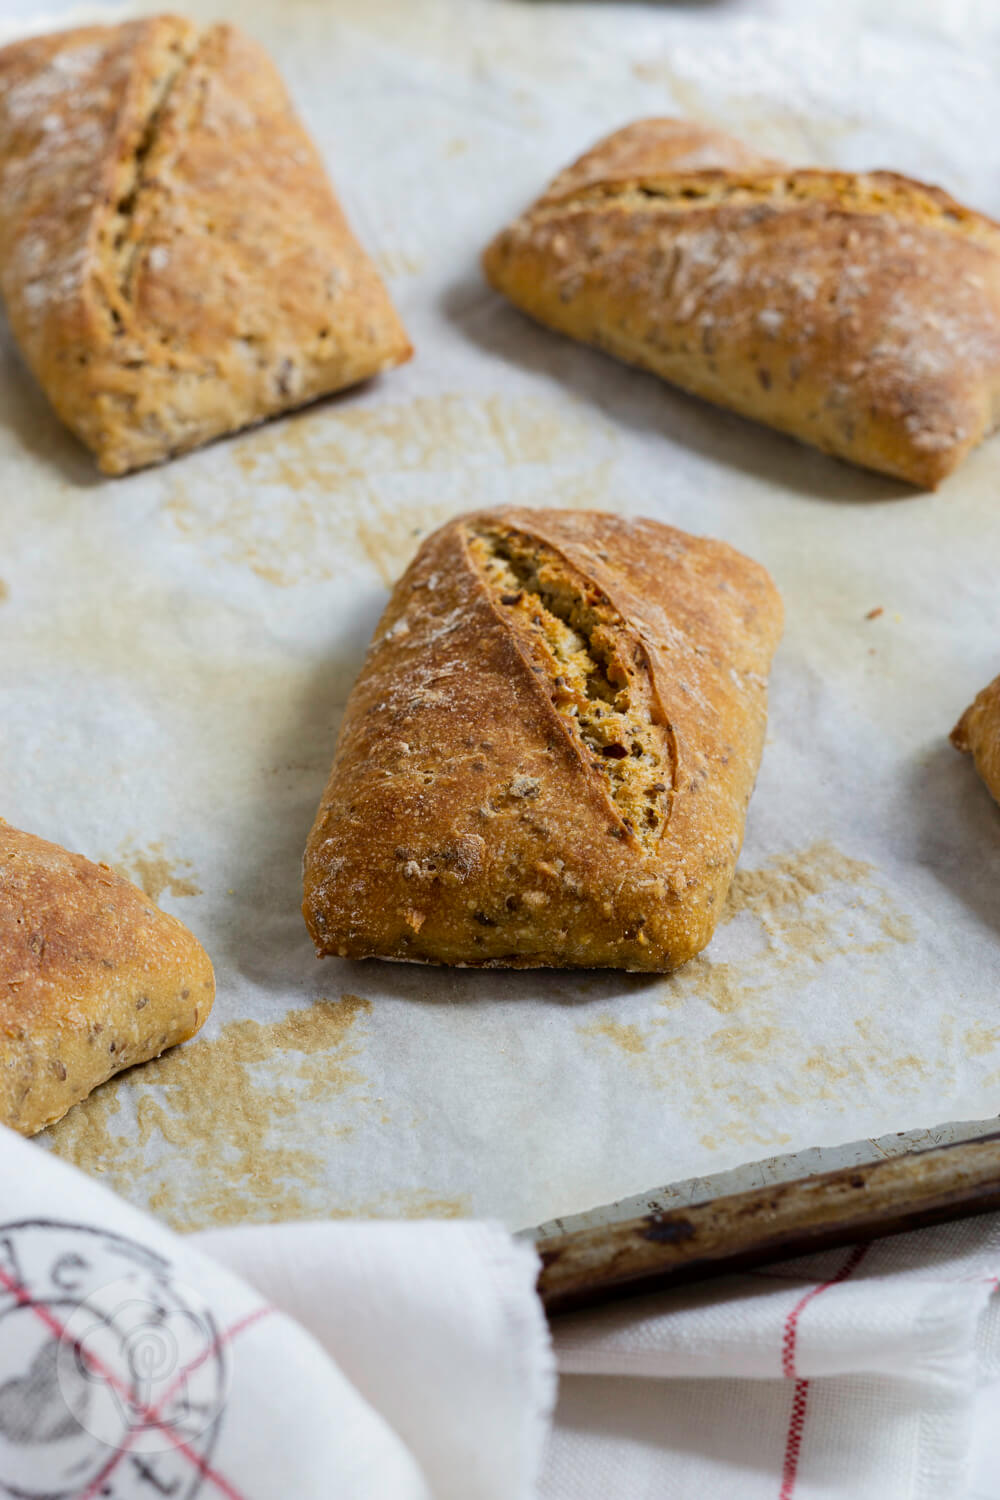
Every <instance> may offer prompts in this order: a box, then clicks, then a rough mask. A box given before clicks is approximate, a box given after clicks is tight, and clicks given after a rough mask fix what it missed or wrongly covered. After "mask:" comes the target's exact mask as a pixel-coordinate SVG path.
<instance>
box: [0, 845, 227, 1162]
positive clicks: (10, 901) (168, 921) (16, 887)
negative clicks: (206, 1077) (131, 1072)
mask: <svg viewBox="0 0 1000 1500" xmlns="http://www.w3.org/2000/svg"><path fill="white" fill-rule="evenodd" d="M214 996H215V979H214V976H213V974H212V965H211V963H210V962H209V959H208V955H207V954H206V953H205V951H204V949H203V948H202V946H201V944H200V943H199V942H198V941H197V940H196V939H195V938H194V937H193V936H192V935H191V933H190V932H188V930H187V928H186V927H185V926H184V925H183V924H182V923H181V922H178V921H177V919H176V917H171V916H168V915H167V913H166V912H162V911H160V910H159V908H158V907H156V906H154V905H153V903H152V901H150V900H149V898H148V896H145V895H143V893H142V891H140V890H137V888H136V887H135V886H134V885H131V884H130V883H129V882H128V881H127V880H123V879H122V877H121V876H120V875H116V874H115V873H114V871H113V870H111V869H109V868H108V866H107V865H95V864H91V862H90V860H88V859H84V858H83V857H82V855H79V854H70V853H68V852H67V850H65V849H61V848H60V847H59V846H58V845H57V844H49V843H46V841H45V840H44V839H39V838H35V837H34V836H33V835H32V834H30V833H21V832H19V831H18V830H17V829H16V828H11V827H10V825H9V824H8V823H5V822H3V821H2V819H0V1123H2V1124H4V1125H10V1126H12V1127H13V1128H14V1129H15V1130H19V1131H21V1133H22V1134H23V1135H33V1134H34V1132H35V1131H36V1130H41V1129H42V1127H43V1126H45V1125H51V1124H52V1122H53V1121H54V1120H58V1119H61V1117H62V1116H63V1115H64V1114H65V1113H66V1111H67V1110H68V1109H69V1108H70V1106H71V1105H73V1104H76V1103H77V1102H78V1100H80V1099H84V1098H86V1096H87V1095H88V1094H89V1093H90V1092H91V1090H92V1089H95V1088H96V1087H97V1085H98V1084H99V1083H103V1082H104V1081H105V1079H107V1078H110V1077H111V1075H112V1074H113V1073H117V1072H119V1071H120V1070H121V1069H122V1068H128V1067H131V1065H132V1064H133V1063H138V1062H146V1061H147V1059H149V1058H151V1057H158V1056H159V1054H160V1053H161V1052H162V1051H163V1050H164V1049H165V1048H167V1047H172V1046H174V1044H175V1043H176V1042H183V1041H186V1040H187V1038H188V1037H189V1036H193V1034H194V1033H195V1032H196V1031H197V1030H198V1028H199V1027H200V1026H201V1024H202V1023H203V1021H204V1020H205V1017H206V1016H207V1015H208V1013H209V1011H210V1010H211V1008H212V1001H213V999H214Z"/></svg>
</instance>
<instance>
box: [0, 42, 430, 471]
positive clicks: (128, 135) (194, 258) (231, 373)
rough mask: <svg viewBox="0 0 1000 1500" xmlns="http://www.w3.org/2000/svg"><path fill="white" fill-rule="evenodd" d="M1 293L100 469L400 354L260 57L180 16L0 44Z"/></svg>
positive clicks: (392, 321)
mask: <svg viewBox="0 0 1000 1500" xmlns="http://www.w3.org/2000/svg"><path fill="white" fill-rule="evenodd" d="M0 291H2V293H3V298H4V301H5V303H6V305H7V310H8V313H9V316H10V322H11V326H12V328H13V330H14V334H15V336H16V337H17V340H18V343H19V344H20V346H21V348H22V350H23V351H24V354H25V357H26V359H27V361H28V364H29V365H30V366H31V368H32V370H33V371H34V373H35V374H36V375H37V377H38V379H39V380H40V382H41V384H42V386H43V387H44V389H45V391H46V394H47V395H48V397H49V400H50V401H51V402H52V405H53V406H54V407H55V409H56V411H57V412H58V414H59V416H60V417H61V418H62V420H63V421H64V422H65V423H66V424H67V426H69V427H71V428H72V430H73V431H74V432H75V433H76V434H77V436H78V437H79V438H81V439H82V440H83V441H84V442H85V443H86V444H87V446H88V447H90V448H92V449H93V451H94V452H95V453H96V455H97V459H98V463H99V464H100V466H101V468H102V469H103V470H104V472H105V473H107V474H123V473H125V472H126V471H127V470H129V469H135V468H139V467H141V466H142V465H144V464H151V463H156V462H157V461H159V460H160V459H164V458H169V457H170V456H171V455H172V454H176V453H180V452H182V451H184V450H185V449H188V448H193V447H195V446H196V445H197V444H199V443H204V442H207V441H208V439H210V438H214V437H218V436H219V435H220V434H221V433H225V432H232V431H234V430H235V429H237V428H239V427H244V426H246V425H247V424H248V423H251V422H257V421H259V420H261V419H262V418H264V417H268V416H272V415H273V414H274V413H276V412H280V411H285V410H288V409H289V408H291V407H295V406H300V405H301V404H302V403H303V402H305V401H310V400H312V399H313V398H314V397H316V396H320V395H324V394H326V393H327V392H329V391H337V390H340V389H341V388H342V387H344V386H348V385H353V384H355V383H356V382H357V381H359V380H364V379H366V378H367V377H368V376H370V375H374V374H375V373H376V372H377V371H379V370H385V369H388V368H389V367H391V366H392V365H397V364H399V363H400V362H401V361H402V360H405V359H407V358H408V357H409V355H410V352H411V350H410V345H409V342H408V340H407V337H406V333H405V331H404V330H403V328H402V326H401V324H400V322H399V319H398V318H397V316H396V313H395V312H394V310H393V307H392V305H391V303H390V301H389V297H388V295H387V293H386V290H385V288H384V286H383V285H382V282H381V281H380V279H379V277H378V274H377V273H376V271H375V268H374V266H373V265H372V263H371V261H370V260H369V259H368V257H367V256H366V255H365V253H364V251H363V250H362V249H361V247H360V245H359V244H358V243H357V241H356V240H355V238H354V236H353V235H352V233H351V231H350V228H349V226H348V224H347V222H346V220H345V218H344V215H343V213H342V212H341V209H340V206H339V204H338V203H337V200H336V198H335V197H334V195H333V192H332V191H331V188H330V184H329V182H328V180H327V178H326V175H325V173H324V170H323V164H322V162H321V160H320V158H319V156H318V154H317V152H316V149H315V147H314V146H313V144H312V142H311V141H310V139H309V137H308V136H307V135H306V133H305V131H304V130H303V128H302V125H301V124H300V122H299V120H298V118H297V117H296V115H295V112H294V110H293V109H292V106H291V104H290V103H289V100H288V96H287V94H286V93H285V89H284V87H283V85H282V82H281V79H280V77H279V76H278V74H277V72H276V70H275V68H274V66H273V64H272V63H271V61H270V59H269V58H268V56H267V54H266V53H265V52H264V51H262V49H261V48H260V47H258V46H257V45H256V44H255V43H254V42H252V41H250V40H249V39H248V38H247V37H245V36H243V35H242V34H241V33H240V32H239V31H236V30H234V29H233V28H232V27H231V26H209V27H207V28H206V29H204V30H199V29H198V28H197V27H196V26H194V25H193V24H192V23H191V22H189V21H185V20H182V19H180V18H179V17H176V16H155V17H152V18H150V19H146V20H140V21H129V22H126V23H125V24H124V25H121V26H111V27H102V26H91V27H86V28H83V29H81V30H77V31H67V32H60V33H57V34H55V35H50V36H41V37H35V38H33V39H31V40H29V41H25V42H16V43H14V44H12V45H11V46H8V47H6V48H4V49H3V50H2V51H0Z"/></svg>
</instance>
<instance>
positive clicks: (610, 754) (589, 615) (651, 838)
mask: <svg viewBox="0 0 1000 1500" xmlns="http://www.w3.org/2000/svg"><path fill="white" fill-rule="evenodd" d="M469 550H470V552H471V554H472V557H473V560H474V562H475V564H476V566H477V567H478V568H479V570H480V572H481V574H482V575H483V578H484V580H485V582H486V584H487V586H488V588H489V590H490V593H491V594H492V596H493V599H494V602H495V603H496V605H497V607H498V608H499V609H500V610H501V611H502V613H503V614H504V616H505V618H506V619H507V620H508V621H509V622H510V625H511V628H512V629H513V630H515V631H516V632H517V634H518V637H519V638H520V639H521V640H522V642H523V643H524V644H525V645H527V647H528V650H529V653H530V655H531V656H532V657H534V658H535V660H536V662H537V663H538V664H539V665H540V666H541V667H542V669H543V673H544V676H545V678H546V680H547V682H548V686H549V692H550V694H551V698H552V703H553V705H554V707H555V709H556V711H557V712H558V713H559V715H560V716H561V717H562V718H563V719H564V720H565V721H566V722H567V724H568V726H569V727H570V729H571V731H572V733H573V734H574V736H575V737H576V739H577V741H578V743H579V744H580V746H581V749H582V750H583V751H584V753H585V754H586V755H587V757H588V759H589V760H590V762H591V764H592V765H593V766H594V767H595V769H596V770H598V771H599V772H600V774H601V776H602V777H603V778H604V780H605V783H606V785H607V789H608V792H609V794H610V796H611V799H612V801H613V802H614V804H615V807H616V809H617V811H618V813H619V815H620V817H621V820H622V822H623V823H624V824H625V826H626V827H627V828H628V829H630V830H631V832H632V833H634V835H635V837H636V838H637V839H638V840H639V842H640V843H641V844H642V845H643V847H644V848H646V849H651V848H652V847H653V846H654V844H655V843H656V841H657V839H658V838H659V836H660V834H661V832H662V830H663V824H664V820H665V817H666V809H667V806H668V796H669V792H670V788H671V784H672V775H673V768H672V757H671V752H670V742H669V730H668V728H667V726H666V725H665V724H663V723H662V722H658V719H659V718H660V715H659V714H658V713H657V712H656V710H655V707H654V696H653V688H652V682H651V680H650V673H649V664H648V661H647V660H646V656H645V652H644V650H643V648H642V646H641V645H640V644H639V642H638V641H637V640H636V638H635V636H634V634H633V633H632V632H631V631H629V630H628V629H627V627H626V625H625V622H624V620H623V619H622V617H621V615H620V614H619V613H618V611H617V610H616V609H615V607H614V606H613V605H612V604H611V602H610V600H609V599H607V597H606V596H605V595H604V594H603V593H602V592H601V590H600V589H598V588H597V587H596V585H594V584H593V583H592V582H591V581H590V580H588V579H587V578H585V577H584V575H583V574H582V573H580V572H578V571H577V570H576V569H575V568H573V567H572V566H571V565H570V564H569V563H567V562H566V560H565V559H564V558H562V557H561V556H560V555H559V553H557V552H556V551H554V550H553V549H552V548H550V547H547V546H546V545H545V544H544V543H543V542H540V541H539V540H537V539H536V538H535V537H532V536H528V535H527V534H525V533H523V532H519V531H514V530H508V529H507V528H504V527H493V526H490V527H482V528H479V529H477V530H476V531H474V532H472V533H471V534H470V536H469Z"/></svg>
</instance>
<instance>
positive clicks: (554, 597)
mask: <svg viewBox="0 0 1000 1500" xmlns="http://www.w3.org/2000/svg"><path fill="white" fill-rule="evenodd" d="M781 618H782V610H781V601H780V599H779V597H778V594H777V591H776V590H775V587H774V585H773V583H772V582H771V580H770V578H769V577H768V575H767V573H766V572H765V571H764V569H763V568H761V567H760V566H759V565H758V564H757V563H754V562H751V561H750V560H749V559H748V558H746V557H743V556H742V555H741V554H740V553H738V552H735V551H734V550H733V549H732V548H730V547H727V546H725V545H724V544H723V543H721V542H716V541H709V540H705V539H702V538H697V537H692V536H688V535H687V534H685V533H684V532H682V531H677V530H675V529H674V528H672V527H670V526H665V525H662V524H660V523H659V522H656V521H649V520H626V519H623V518H621V517H619V516H614V515H606V514H601V513H597V512H588V511H561V510H559V511H533V510H522V509H501V510H496V511H482V512H475V513H472V514H469V515H464V516H460V517H458V518H457V519H455V520H453V521H451V522H449V523H448V524H447V525H445V526H443V527H442V528H441V529H440V530H438V531H437V532H435V533H434V534H433V535H432V536H430V537H428V539H427V540H426V541H425V542H424V543H423V545H422V546H421V548H420V550H419V552H418V553H417V556H416V557H415V558H414V560H413V562H412V563H411V565H410V567H409V568H408V570H407V571H406V573H405V574H404V575H403V577H402V578H401V579H400V581H399V582H398V583H397V585H396V587H395V589H394V591H393V594H392V597H391V599H390V601H389V605H388V607H387V609H386V612H385V614H384V616H383V618H382V620H381V622H380V624H379V626H378V628H377V631H376V634H375V637H374V639H373V641H372V644H371V646H370V648H369V652H368V655H367V658H366V660H365V663H364V666H363V668H362V671H361V674H360V676H359V678H358V681H357V682H356V684H355V686H354V689H353V691H352V693H351V696H350V699H349V701H348V704H347V709H346V712H345V717H344V721H343V724H342V726H341V730H340V736H339V739H338V741H337V747H336V752H335V757H334V762H333V768H332V771H331V773H330V778H329V782H328V784H327V787H326V791H325V793H324V795H323V799H322V802H321V804H320V808H319V811H318V813H317V816H316V821H315V823H314V825H313V829H312V832H311V833H310V836H309V841H308V844H307V848H306V857H305V901H304V906H303V910H304V914H305V918H306V922H307V925H308V927H309V931H310V933H311V934H312V937H313V939H314V941H315V944H316V947H317V950H318V951H319V953H320V954H337V955H340V956H343V957H350V958H363V957H380V958H391V959H402V960H411V961H414V962H423V963H442V964H461V965H477V966H490V967H518V968H530V967H543V966H553V967H572V966H584V967H589V966H594V967H611V968H621V969H640V970H653V971H665V970H669V969H672V968H674V967H675V966H676V965H678V964H680V963H683V962H684V961H685V960H686V959H689V958H691V957H692V956H693V955H694V954H696V953H697V952H699V950H700V949H702V948H703V947H704V946H705V944H706V943H707V942H708V941H709V939H710V937H711V935H712V931H713V929H714V927H715V924H716V921H717V920H718V916H719V912H720V910H721V907H722V904H723V901H724V899H725V895H726V891H727V890H728V887H729V883H730V881H731V879H732V874H733V870H734V868H735V865H736V860H737V857H738V855H739V851H740V846H741V843H742V838H743V826H744V819H745V815H746V808H747V803H748V801H749V797H750V793H751V790H752V788H753V783H754V779H755V776H756V773H757V768H758V765H759V762H760V755H761V748H762V744H763V738H764V728H765V722H766V716H767V715H766V694H767V674H768V669H769V666H770V661H771V657H772V654H773V652H774V649H775V646H776V644H777V641H778V637H779V635H780V631H781Z"/></svg>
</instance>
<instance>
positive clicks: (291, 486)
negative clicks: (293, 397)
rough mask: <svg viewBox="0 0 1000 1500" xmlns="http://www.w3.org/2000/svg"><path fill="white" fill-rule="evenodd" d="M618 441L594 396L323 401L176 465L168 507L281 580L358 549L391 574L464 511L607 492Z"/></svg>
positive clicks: (312, 572) (213, 547)
mask: <svg viewBox="0 0 1000 1500" xmlns="http://www.w3.org/2000/svg"><path fill="white" fill-rule="evenodd" d="M616 452H617V437H616V435H615V433H614V430H613V429H612V428H611V427H610V426H609V425H608V424H607V423H605V422H604V421H603V419H602V418H600V417H596V416H594V415H593V414H592V413H591V412H589V411H587V410H586V408H584V407H581V408H580V409H579V410H577V409H576V408H575V407H574V406H572V405H569V404H565V403H560V404H558V405H556V404H547V403H546V402H544V401H539V400H537V399H529V398H527V397H507V396H487V397H474V396H466V395H459V394H444V395H438V396H422V397H418V398H416V399H414V400H412V401H408V402H396V403H385V404H383V405H380V406H377V407H354V408H350V409H340V408H337V409H333V408H329V407H327V408H316V407H314V408H312V409H311V410H310V411H309V412H306V413H304V414H303V415H301V416H293V417H289V418H287V419H285V420H283V421H281V422H277V423H272V424H270V425H269V426H267V427H262V428H258V429H256V430H255V431H253V432H250V433H247V434H245V435H244V436H242V437H239V438H236V439H234V440H233V442H232V443H230V444H228V445H227V446H226V447H225V448H220V449H218V450H216V453H214V454H213V462H212V464H211V466H206V467H203V468H200V469H199V470H198V473H197V481H196V483H192V484H190V487H189V481H188V479H187V477H186V476H185V475H184V474H183V473H182V472H179V473H175V474H173V475H172V476H170V477H169V478H165V479H164V483H165V484H166V485H167V486H168V494H167V499H166V502H165V505H164V507H163V512H162V515H163V519H164V521H165V522H166V524H168V525H169V526H171V527H172V528H173V529H174V531H175V532H176V533H179V534H180V535H181V536H182V537H186V538H190V540H191V541H192V542H193V543H196V544H197V546H198V548H199V553H200V555H201V556H202V557H203V558H208V559H209V560H210V561H213V562H218V561H223V562H226V563H229V564H233V565H236V566H239V567H243V568H248V569H249V570H250V571H251V572H252V573H254V574H256V576H257V577H258V578H261V579H263V580H264V581H265V582H267V583H271V584H274V585H275V586H276V587H281V588H287V587H290V586H292V585H294V584H297V583H306V582H317V581H322V580H324V579H328V578H335V577H338V576H343V575H345V574H349V573H351V572H352V571H356V569H357V565H358V562H359V561H362V562H364V563H367V564H369V565H370V566H372V567H373V568H374V569H375V571H376V572H377V573H378V574H379V576H380V577H381V579H382V581H383V583H386V584H389V583H391V582H392V581H393V580H394V579H395V578H396V577H397V576H398V575H399V573H400V572H401V571H402V569H403V567H404V566H405V565H406V563H408V562H409V560H410V558H411V557H412V556H413V553H414V552H415V551H416V548H417V546H418V543H419V541H420V538H421V537H423V536H426V535H427V533H428V532H429V531H432V530H433V529H434V528H435V527H436V526H438V525H440V524H442V523H443V522H444V521H446V520H447V519H448V518H449V517H450V516H452V515H454V514H456V513H457V512H459V511H463V510H470V509H476V508H478V507H480V506H485V505H489V504H495V503H504V504H522V505H532V504H540V505H547V506H553V505H555V506H573V505H579V506H594V505H599V504H600V503H601V501H602V499H603V500H604V503H607V491H608V486H609V476H610V472H611V467H612V464H613V460H614V457H615V454H616ZM206 544H207V545H206Z"/></svg>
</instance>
